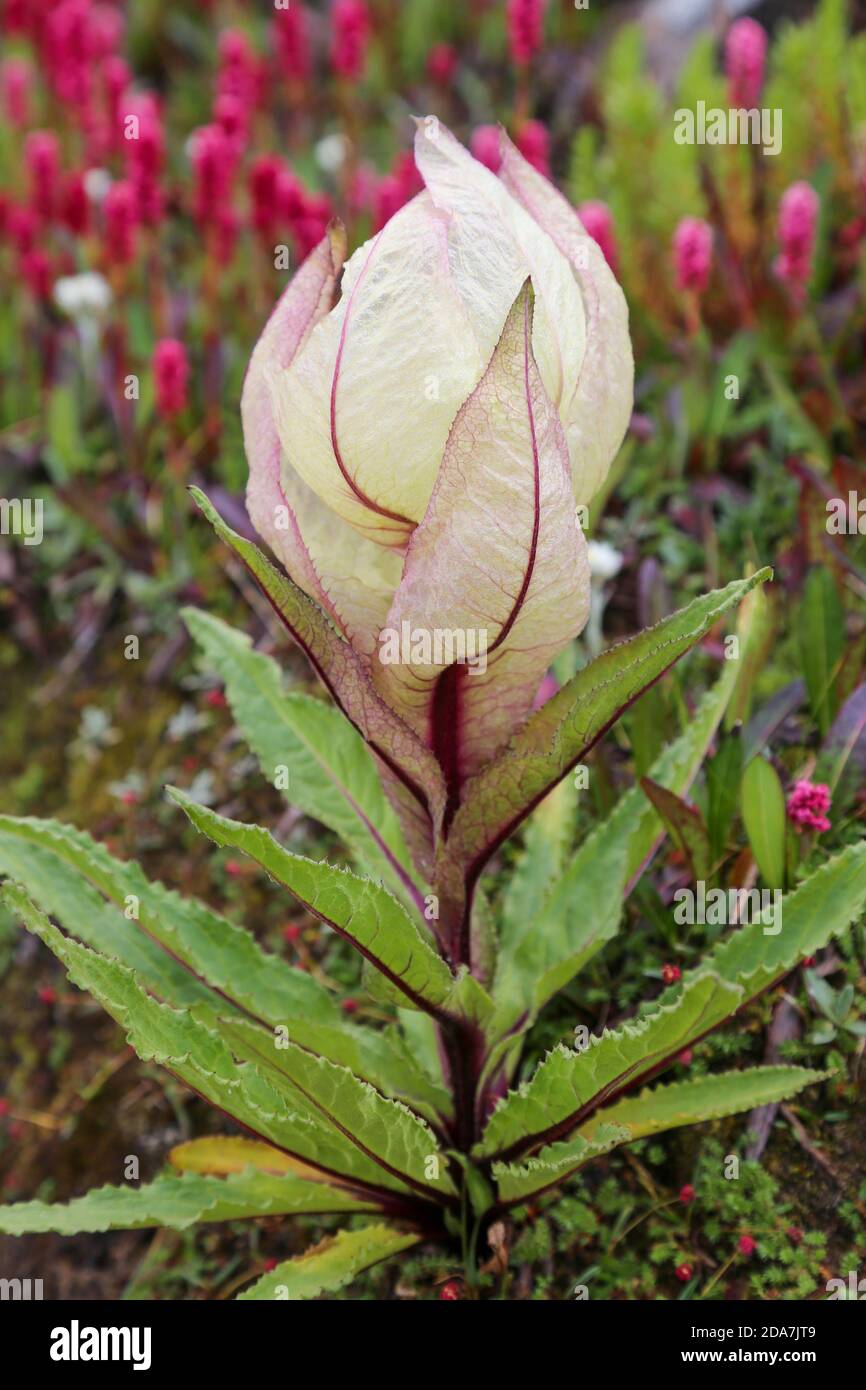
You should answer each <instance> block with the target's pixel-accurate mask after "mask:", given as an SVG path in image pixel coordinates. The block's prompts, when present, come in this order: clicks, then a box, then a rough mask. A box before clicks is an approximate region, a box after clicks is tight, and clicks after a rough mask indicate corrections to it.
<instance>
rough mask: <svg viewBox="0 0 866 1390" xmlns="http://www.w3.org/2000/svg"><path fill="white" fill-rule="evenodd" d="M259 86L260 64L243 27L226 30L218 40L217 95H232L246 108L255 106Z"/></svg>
mask: <svg viewBox="0 0 866 1390" xmlns="http://www.w3.org/2000/svg"><path fill="white" fill-rule="evenodd" d="M258 85H259V76H258V63H257V60H256V55H255V53H254V51H253V48H252V45H251V44H250V41H249V39H248V38H247V36H246V34H245V33H244V31H243V30H242V29H226V30H225V31H224V32H223V33H222V34H220V39H219V72H218V73H217V81H216V91H217V98H219V97H222V96H232V97H234V98H235V99H236V100H237V101H238V102H240V104H241V106H242V107H243V108H244V109H245V110H249V109H251V108H252V107H253V106H254V105H255V101H256V95H257V90H258Z"/></svg>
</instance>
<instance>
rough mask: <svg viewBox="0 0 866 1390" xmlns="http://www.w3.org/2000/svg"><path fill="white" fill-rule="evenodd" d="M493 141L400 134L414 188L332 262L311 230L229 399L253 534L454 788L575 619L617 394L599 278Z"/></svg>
mask: <svg viewBox="0 0 866 1390" xmlns="http://www.w3.org/2000/svg"><path fill="white" fill-rule="evenodd" d="M495 134H496V137H497V151H496V152H497V156H498V157H497V161H496V162H497V168H498V174H494V173H493V172H492V171H491V170H490V169H488V168H485V167H484V165H483V164H481V163H479V162H478V161H477V160H475V159H473V158H472V157H471V155H470V154H469V153H468V151H466V150H465V149H463V148H462V147H461V146H460V145H459V144H458V142H457V141H456V140H455V139H454V137H453V136H452V135H451V134H450V132H449V131H447V130H446V129H445V128H444V126H441V125H440V124H439V122H438V121H436V120H435V118H428V119H427V121H425V122H423V123H420V124H419V129H418V132H417V135H416V142H415V162H414V166H411V167H410V163H409V161H406V162H405V177H406V178H407V179H408V178H409V176H410V175H411V176H412V177H413V178H420V180H422V181H423V191H421V192H420V193H418V194H416V196H414V197H412V198H411V200H410V201H409V202H407V203H405V205H404V206H402V207H400V209H399V211H397V212H396V213H395V214H394V215H393V216H392V217H391V218H390V220H389V221H388V222H387V223H386V224H385V225H384V226H383V227H382V229H381V230H380V231H379V232H378V233H377V234H376V235H375V236H374V237H373V238H372V239H371V240H370V241H368V242H367V243H365V244H364V245H363V246H361V247H360V248H359V249H358V250H357V251H355V253H354V255H353V256H352V257H351V259H350V260H349V261H348V262H347V263H346V265H345V267H344V266H343V255H344V242H343V239H342V236H341V234H340V231H339V229H335V228H332V229H331V231H330V232H329V234H328V236H326V237H325V238H324V239H323V240H321V241H320V242H319V244H318V245H317V246H316V247H315V249H314V251H313V253H312V254H311V255H310V257H309V259H308V260H307V261H306V262H305V264H304V265H303V266H302V267H301V269H300V270H299V271H298V273H297V275H296V276H295V278H294V280H293V281H292V283H291V284H290V285H289V288H288V290H287V291H286V293H285V295H284V296H283V298H282V299H281V300H280V303H279V305H278V306H277V308H276V310H275V312H274V314H273V316H272V318H271V320H270V322H269V323H268V325H267V327H266V329H265V332H264V333H263V335H262V337H261V339H260V340H259V343H258V344H257V346H256V349H255V352H254V354H253V358H252V361H251V362H250V366H249V369H248V372H247V377H246V382H245V387H244V397H243V402H242V415H243V425H244V440H245V445H246V450H247V457H248V460H249V465H250V481H249V487H248V493H247V502H248V508H249V512H250V516H251V518H252V520H253V522H254V524H255V525H256V527H257V529H258V530H259V531H260V533H261V534H262V535H263V536H264V538H265V539H266V540H267V541H268V543H269V544H270V546H271V548H272V549H273V550H274V551H275V553H276V554H277V556H278V557H279V558H280V559H281V560H282V562H283V564H284V565H285V567H286V569H287V571H288V573H289V575H290V577H291V578H292V579H293V580H294V582H295V583H296V584H297V585H299V586H300V587H301V588H302V589H303V590H304V591H305V592H306V593H307V594H308V595H310V597H311V598H313V599H314V600H315V601H316V602H317V603H319V604H320V605H321V607H322V608H324V609H325V611H326V612H327V613H328V614H329V616H330V617H331V618H332V620H333V621H334V622H335V624H336V625H337V626H338V628H339V629H340V631H341V632H342V633H343V634H344V636H345V637H346V638H347V640H348V641H349V642H350V643H351V644H352V646H353V647H354V648H355V651H356V653H358V654H360V655H361V656H362V658H363V659H364V661H365V662H366V663H367V665H368V669H369V673H370V679H371V681H372V683H373V685H374V686H375V687H376V690H377V693H378V695H379V697H380V698H381V699H382V700H384V702H385V703H386V704H387V705H389V706H390V708H391V710H392V711H394V712H396V713H397V714H398V715H399V717H400V718H401V719H402V720H403V721H404V723H405V724H406V725H407V726H408V728H407V735H408V732H409V731H410V730H411V732H412V733H413V734H414V735H415V736H416V737H420V738H421V739H422V740H423V741H424V742H425V743H426V744H427V745H428V747H429V748H430V749H431V750H432V751H433V753H434V755H435V756H436V757H437V759H438V760H439V762H440V765H441V766H442V768H443V771H444V774H445V781H446V783H447V785H448V787H449V791H455V793H456V789H458V788H459V786H460V785H461V784H462V782H463V780H464V779H465V778H467V777H469V776H471V775H472V773H473V772H474V771H476V770H477V769H478V768H479V767H480V766H482V765H483V764H484V762H485V761H487V760H488V759H489V758H490V757H492V756H494V755H495V753H496V752H497V751H498V750H500V749H501V748H502V747H503V745H504V743H505V742H506V741H507V739H508V737H510V735H511V733H512V732H513V730H514V728H515V726H516V725H518V724H519V723H520V722H521V721H522V719H523V718H525V717H526V715H527V714H528V713H529V711H530V709H531V707H532V705H533V701H534V700H535V697H536V695H537V692H538V690H539V687H540V685H541V683H542V680H543V678H544V676H545V673H546V671H547V669H548V667H549V665H550V662H551V661H552V659H553V657H554V656H555V655H556V653H557V652H558V650H559V649H560V648H561V647H562V646H564V645H565V644H566V643H567V642H568V641H570V640H571V638H572V637H574V636H575V634H576V633H577V632H579V631H580V630H581V628H582V627H583V625H584V623H585V622H586V618H587V613H588V609H589V589H590V584H589V563H588V558H587V550H586V542H585V540H584V537H583V534H582V530H581V525H580V519H581V518H580V512H579V505H578V504H585V503H588V502H589V500H590V499H591V497H592V496H593V494H594V493H595V492H596V491H597V490H598V488H599V487H600V486H601V484H602V482H603V480H604V478H605V476H606V474H607V470H608V468H609V467H610V464H611V462H612V459H613V457H614V455H615V453H616V451H617V449H618V447H619V444H620V442H621V440H622V437H623V434H624V432H625V429H626V427H627V425H628V421H629V418H630V414H631V403H632V375H633V366H632V357H631V347H630V343H629V338H628V327H627V313H626V307H625V301H624V299H623V296H622V292H621V290H620V289H619V286H618V285H617V283H616V281H615V279H614V277H613V275H612V274H611V272H610V270H609V268H608V266H607V264H606V263H605V260H604V257H603V256H602V254H601V251H600V250H599V248H598V247H597V246H596V244H595V242H594V241H593V240H592V239H591V238H590V237H589V236H588V235H587V234H586V232H585V230H584V228H583V227H582V225H581V223H580V220H579V219H578V217H577V215H576V214H575V213H574V211H573V210H572V209H571V208H570V207H569V206H568V204H567V203H566V202H565V200H564V199H563V198H562V197H561V195H560V194H559V193H558V192H557V191H556V190H555V189H554V188H553V186H552V185H551V184H549V183H548V182H547V180H546V179H545V178H544V177H543V176H542V175H541V174H539V173H538V172H537V170H535V169H534V168H532V166H531V165H530V164H529V163H528V162H527V161H526V160H525V159H524V158H523V156H522V155H521V154H520V153H519V151H518V150H517V149H516V148H515V147H514V145H512V144H511V143H510V142H509V141H508V140H507V139H506V138H505V136H504V135H502V134H501V133H500V132H495ZM415 166H417V169H416V172H415V173H412V170H413V168H415ZM310 202H311V199H310V197H309V195H306V203H307V206H308V207H309V204H310ZM436 634H439V635H440V636H441V635H442V634H446V635H447V636H448V637H449V643H446V644H445V645H444V646H443V645H437V642H438V638H436ZM451 638H453V639H454V642H455V643H456V648H455V645H454V644H453V643H450V639H451ZM428 639H429V640H428ZM434 639H436V640H435V641H434ZM458 639H459V640H458Z"/></svg>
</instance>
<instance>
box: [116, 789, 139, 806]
mask: <svg viewBox="0 0 866 1390" xmlns="http://www.w3.org/2000/svg"><path fill="white" fill-rule="evenodd" d="M120 799H121V801H122V802H123V804H124V806H134V805H135V804H136V802H137V801H138V792H134V791H133V790H132V788H131V787H130V788H128V789H127V790H126V791H125V792H121V793H120Z"/></svg>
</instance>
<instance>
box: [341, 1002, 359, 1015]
mask: <svg viewBox="0 0 866 1390" xmlns="http://www.w3.org/2000/svg"><path fill="white" fill-rule="evenodd" d="M340 1008H341V1009H342V1010H343V1013H344V1014H355V1013H357V1012H358V1001H357V999H344V1000H343V1002H342V1004H341V1005H340Z"/></svg>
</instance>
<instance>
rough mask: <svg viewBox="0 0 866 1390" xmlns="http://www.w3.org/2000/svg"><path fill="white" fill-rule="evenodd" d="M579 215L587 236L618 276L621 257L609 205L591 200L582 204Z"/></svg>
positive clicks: (578, 210)
mask: <svg viewBox="0 0 866 1390" xmlns="http://www.w3.org/2000/svg"><path fill="white" fill-rule="evenodd" d="M577 215H578V217H579V218H580V220H581V222H582V223H583V225H584V227H585V229H586V232H587V234H588V235H589V236H591V237H592V239H593V241H594V242H595V243H596V245H597V246H598V247H600V249H601V252H602V254H603V256H604V259H605V260H606V261H607V263H608V265H609V266H610V268H611V270H612V271H613V273H614V275H616V273H617V266H618V262H619V255H618V252H617V246H616V234H615V232H614V229H613V218H612V217H611V215H610V208H609V207H608V206H607V203H601V202H598V201H596V200H594V199H590V201H589V202H586V203H581V205H580V207H579V208H578V209H577Z"/></svg>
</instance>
